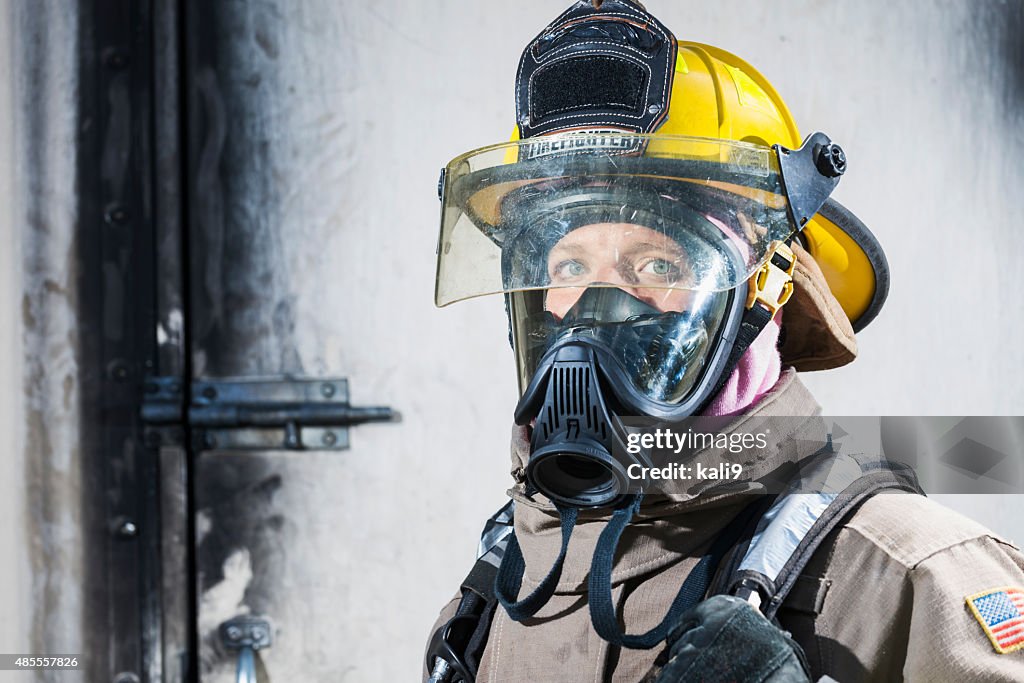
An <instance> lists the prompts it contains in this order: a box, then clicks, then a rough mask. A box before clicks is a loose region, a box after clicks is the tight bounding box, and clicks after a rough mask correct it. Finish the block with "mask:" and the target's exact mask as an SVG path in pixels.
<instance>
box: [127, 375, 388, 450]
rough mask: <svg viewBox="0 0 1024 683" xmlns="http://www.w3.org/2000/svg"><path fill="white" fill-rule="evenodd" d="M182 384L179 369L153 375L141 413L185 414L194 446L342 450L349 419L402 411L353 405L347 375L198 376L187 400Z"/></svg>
mask: <svg viewBox="0 0 1024 683" xmlns="http://www.w3.org/2000/svg"><path fill="white" fill-rule="evenodd" d="M183 389H184V387H183V386H182V382H181V380H180V379H178V378H177V377H150V378H148V379H147V380H146V382H145V399H144V401H143V403H142V419H143V421H145V422H146V424H148V425H152V426H166V425H172V424H181V423H184V422H186V421H187V423H188V427H189V429H190V431H191V433H192V437H193V447H194V449H195V450H196V451H202V450H246V451H261V450H281V449H285V450H342V449H345V448H348V447H349V435H348V430H349V427H353V426H355V425H359V424H363V423H366V422H397V421H398V420H399V419H400V417H399V414H398V413H397V412H396V411H394V410H392V409H391V408H387V407H357V406H352V405H350V404H349V391H348V380H347V379H343V378H296V377H257V378H253V377H224V378H217V379H205V378H200V379H197V380H194V381H193V382H192V386H191V387H190V395H191V401H190V402H189V404H188V405H187V406H186V405H185V396H184V395H183Z"/></svg>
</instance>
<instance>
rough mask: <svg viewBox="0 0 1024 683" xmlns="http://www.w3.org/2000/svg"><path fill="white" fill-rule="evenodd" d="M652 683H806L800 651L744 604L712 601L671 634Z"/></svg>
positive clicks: (736, 600) (723, 599) (698, 607)
mask: <svg viewBox="0 0 1024 683" xmlns="http://www.w3.org/2000/svg"><path fill="white" fill-rule="evenodd" d="M665 643H666V649H665V651H664V652H663V653H662V656H661V657H659V661H661V662H663V664H662V667H661V670H660V671H657V670H652V672H651V674H649V675H648V677H647V678H645V681H650V682H651V683H689V682H690V681H701V682H702V683H718V682H720V681H721V682H725V681H729V682H730V683H732V682H735V683H762V682H763V683H810V680H811V676H810V672H809V671H808V668H807V661H806V658H805V657H804V653H803V650H801V649H800V646H799V645H797V644H796V643H795V642H794V641H793V639H792V638H790V637H789V634H788V633H786V632H785V631H783V630H782V629H780V628H778V627H776V626H774V625H772V624H771V623H770V622H769V621H768V620H767V619H766V618H765V617H764V616H763V615H762V614H761V613H760V612H758V611H757V610H755V609H754V608H753V607H751V606H750V604H748V603H747V602H745V601H743V600H740V599H739V598H734V597H732V596H728V595H716V596H714V597H712V598H709V599H707V600H704V601H703V602H701V603H698V604H697V605H696V606H694V607H693V608H692V609H690V610H689V611H688V612H686V613H685V614H684V615H683V616H682V618H681V619H680V620H679V623H678V624H676V626H675V627H674V628H673V629H672V631H671V632H670V633H669V635H668V638H667V639H666V641H665Z"/></svg>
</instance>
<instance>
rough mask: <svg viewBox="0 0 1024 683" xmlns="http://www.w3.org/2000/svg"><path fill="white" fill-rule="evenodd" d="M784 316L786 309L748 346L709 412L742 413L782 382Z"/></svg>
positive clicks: (722, 413) (715, 413)
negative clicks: (780, 337) (780, 339)
mask: <svg viewBox="0 0 1024 683" xmlns="http://www.w3.org/2000/svg"><path fill="white" fill-rule="evenodd" d="M781 318H782V311H779V312H778V313H777V314H776V315H775V317H774V318H772V320H771V322H769V323H768V324H767V325H766V326H765V328H764V329H763V330H761V334H759V335H757V338H756V339H755V340H754V341H753V343H751V345H750V346H749V347H747V350H746V351H745V352H744V353H743V355H742V356H740V361H739V363H737V364H736V367H735V368H733V371H732V374H731V375H729V379H728V380H726V382H725V384H724V385H723V386H722V390H721V391H720V392H719V393H718V396H716V397H715V398H714V399H712V401H711V404H710V405H709V406H708V407H707V409H705V411H704V414H705V415H737V414H739V413H742V412H743V411H744V410H746V409H747V408H749V407H750V406H752V405H754V404H755V403H757V402H758V401H759V400H761V397H762V396H764V395H765V394H767V393H768V391H769V390H770V389H771V388H772V387H774V386H775V383H776V382H778V381H779V374H780V373H781V372H782V360H781V358H780V357H779V350H778V343H779V330H780V329H781V327H782V324H781Z"/></svg>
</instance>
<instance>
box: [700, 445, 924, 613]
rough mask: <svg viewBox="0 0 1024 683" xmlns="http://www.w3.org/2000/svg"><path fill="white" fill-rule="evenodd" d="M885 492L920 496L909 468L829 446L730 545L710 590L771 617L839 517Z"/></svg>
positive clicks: (837, 522) (837, 523)
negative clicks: (741, 539)
mask: <svg viewBox="0 0 1024 683" xmlns="http://www.w3.org/2000/svg"><path fill="white" fill-rule="evenodd" d="M885 490H890V491H892V490H898V491H904V492H907V493H917V494H923V493H924V492H923V491H922V490H921V487H920V485H919V484H918V482H917V477H916V475H915V474H914V472H913V470H912V469H910V468H909V467H906V466H905V465H900V464H898V463H892V462H888V461H884V460H877V459H874V460H866V459H858V458H854V457H852V456H846V455H837V454H835V453H832V452H831V449H829V450H828V451H827V452H824V453H822V454H819V455H818V456H815V457H814V458H812V460H811V462H810V463H809V464H808V465H805V466H804V467H803V468H801V474H800V478H799V479H798V480H796V481H795V482H794V485H793V486H792V487H791V489H790V491H788V492H787V493H786V494H785V495H782V496H780V497H779V498H778V499H776V500H775V502H774V503H773V504H772V505H771V507H770V508H769V509H768V511H767V512H765V514H764V515H763V516H762V517H761V520H760V522H759V523H758V525H757V528H756V531H755V532H754V533H753V535H752V537H751V538H750V540H749V542H748V543H747V544H746V547H738V548H736V549H735V551H734V553H733V556H732V560H731V562H729V563H728V565H727V568H726V570H725V571H724V572H723V573H722V574H721V575H720V577H719V581H718V582H717V583H716V586H715V587H714V590H713V591H712V592H714V593H728V594H731V595H736V596H738V597H741V598H744V599H746V600H748V601H749V602H751V603H752V604H754V605H755V606H757V607H758V608H759V609H760V610H761V611H762V612H763V613H764V614H765V616H767V617H768V618H774V616H775V614H776V612H778V609H779V607H780V606H781V605H782V603H783V601H784V600H785V599H786V597H787V596H788V595H789V592H790V591H791V590H792V588H793V585H794V584H795V583H796V580H797V577H799V576H800V574H801V573H802V572H803V570H804V568H805V567H806V566H807V564H808V563H809V562H810V560H811V557H813V555H814V553H815V551H816V550H817V549H818V548H819V546H821V544H822V542H823V541H824V540H825V539H826V538H827V537H828V535H829V533H831V532H832V530H833V529H835V528H836V527H837V526H838V525H839V524H840V523H841V522H842V521H843V520H844V519H846V518H848V517H849V516H850V515H851V514H852V513H853V512H854V510H856V509H857V508H858V507H859V506H860V505H861V504H863V503H864V501H866V500H867V499H868V498H870V497H871V496H873V495H875V494H877V493H879V492H881V491H885Z"/></svg>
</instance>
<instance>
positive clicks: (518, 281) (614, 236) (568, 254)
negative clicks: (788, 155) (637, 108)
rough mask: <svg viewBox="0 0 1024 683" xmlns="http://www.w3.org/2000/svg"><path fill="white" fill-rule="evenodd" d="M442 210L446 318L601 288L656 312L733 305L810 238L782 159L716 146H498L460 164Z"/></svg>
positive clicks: (441, 293) (674, 140)
mask: <svg viewBox="0 0 1024 683" xmlns="http://www.w3.org/2000/svg"><path fill="white" fill-rule="evenodd" d="M442 203H443V208H442V226H441V236H440V241H439V244H438V267H437V283H436V289H435V301H436V303H437V305H439V306H444V305H447V304H449V303H452V302H454V301H459V300H462V299H466V298H470V297H474V296H480V295H484V294H492V293H499V292H504V293H510V292H518V291H528V290H537V289H547V290H551V289H562V288H565V289H575V290H579V289H580V288H581V287H584V288H585V287H587V286H593V285H594V284H595V283H604V284H607V285H611V286H623V287H627V288H631V289H630V291H631V293H633V294H634V295H636V293H637V291H640V290H642V295H641V296H639V298H641V299H642V300H645V301H649V302H650V303H654V302H655V301H657V300H665V301H668V302H671V301H672V300H673V297H674V295H673V294H672V292H673V291H676V292H691V293H692V292H715V291H718V292H721V291H727V290H730V289H733V288H735V287H737V286H738V285H740V284H741V283H743V282H745V281H746V280H747V279H748V278H749V277H750V276H751V274H753V273H754V272H755V271H756V270H757V268H758V267H759V266H760V265H761V264H762V263H763V262H764V261H765V259H766V258H767V257H768V255H769V254H770V253H771V250H772V248H773V247H774V245H775V244H776V243H777V242H780V241H785V240H787V239H789V238H790V237H791V236H792V235H793V233H795V232H796V230H797V228H796V226H794V225H793V223H792V221H791V219H790V215H789V205H788V202H787V199H786V195H785V192H784V190H783V185H782V178H781V175H780V173H779V169H778V160H777V157H776V155H775V152H774V151H773V150H771V149H769V148H767V147H761V146H757V145H751V144H746V143H738V142H730V141H724V140H708V139H703V138H683V137H667V136H653V137H652V136H643V135H625V134H618V133H616V134H594V133H589V134H586V135H579V134H566V135H561V136H552V137H551V138H550V139H530V140H523V141H517V142H512V143H508V144H504V145H497V146H494V147H489V148H485V149H482V150H477V151H476V152H470V153H469V154H466V155H463V156H461V157H459V158H457V159H455V160H454V161H453V162H452V163H451V164H449V166H448V168H447V170H446V178H445V191H444V194H443V198H442ZM726 245H728V246H729V248H728V249H725V248H724V247H725V246H726ZM599 253H602V254H603V256H602V257H601V258H599V259H596V258H595V256H596V255H597V254H599ZM656 290H661V291H660V293H658V292H656ZM575 296H576V297H577V298H578V294H577V295H575ZM555 298H557V296H556V297H555ZM563 298H565V299H566V300H568V301H571V300H572V299H573V295H571V294H566V295H565V296H564V297H563ZM668 308H669V309H671V308H677V306H672V305H671V304H669V305H668ZM552 312H553V313H555V312H556V310H555V309H552Z"/></svg>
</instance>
